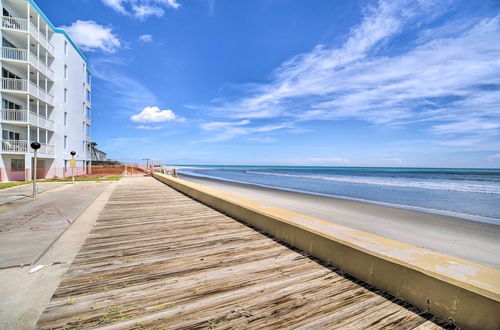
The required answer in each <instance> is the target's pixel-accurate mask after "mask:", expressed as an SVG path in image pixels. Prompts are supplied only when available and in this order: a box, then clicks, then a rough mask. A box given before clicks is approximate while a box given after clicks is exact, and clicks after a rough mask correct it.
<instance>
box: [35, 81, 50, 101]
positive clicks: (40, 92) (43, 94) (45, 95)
mask: <svg viewBox="0 0 500 330" xmlns="http://www.w3.org/2000/svg"><path fill="white" fill-rule="evenodd" d="M29 92H30V94H33V95H35V96H36V97H38V98H39V99H40V100H42V101H44V102H46V103H49V104H53V103H54V96H53V95H52V94H50V93H49V92H47V91H45V90H44V89H41V88H40V87H38V86H37V85H36V84H35V83H33V82H31V81H30V83H29Z"/></svg>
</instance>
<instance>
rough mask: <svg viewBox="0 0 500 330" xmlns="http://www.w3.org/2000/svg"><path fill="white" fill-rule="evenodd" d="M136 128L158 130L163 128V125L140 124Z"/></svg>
mask: <svg viewBox="0 0 500 330" xmlns="http://www.w3.org/2000/svg"><path fill="white" fill-rule="evenodd" d="M135 128H137V129H142V130H146V131H157V130H160V129H162V128H163V127H161V126H146V125H138V126H136V127H135Z"/></svg>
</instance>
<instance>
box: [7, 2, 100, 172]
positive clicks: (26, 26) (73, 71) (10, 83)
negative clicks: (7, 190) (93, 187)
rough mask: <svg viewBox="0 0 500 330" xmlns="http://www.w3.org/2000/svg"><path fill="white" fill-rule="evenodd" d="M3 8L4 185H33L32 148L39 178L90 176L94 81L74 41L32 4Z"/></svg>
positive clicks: (25, 3)
mask: <svg viewBox="0 0 500 330" xmlns="http://www.w3.org/2000/svg"><path fill="white" fill-rule="evenodd" d="M1 3H2V12H3V14H2V26H1V37H2V49H1V50H2V51H1V53H0V55H1V57H0V59H1V67H2V84H1V90H0V92H1V94H2V109H1V116H0V125H1V129H2V143H1V149H0V155H1V157H0V180H1V181H15V180H30V179H31V177H32V170H31V169H32V167H33V150H32V149H31V147H30V144H31V142H35V141H37V142H39V143H40V144H41V146H42V147H41V148H40V150H39V152H38V162H37V168H38V169H39V170H38V171H37V177H38V178H47V177H55V176H58V177H63V176H67V175H68V174H69V173H70V169H69V167H70V165H69V160H70V159H71V155H70V152H71V151H75V152H76V156H75V158H76V159H77V164H78V165H77V166H78V169H77V171H78V173H80V174H81V173H84V172H87V171H89V170H90V160H91V153H90V141H91V137H90V127H91V121H90V117H91V116H90V112H91V111H90V109H91V97H90V96H91V83H90V81H91V75H90V72H89V69H88V66H87V61H86V59H85V57H84V55H83V54H82V53H81V51H80V50H79V49H78V47H76V45H75V44H74V43H73V41H72V40H71V39H70V37H69V36H68V35H67V34H66V33H65V32H64V30H62V29H58V28H55V27H54V26H53V25H52V23H51V22H50V21H49V19H48V18H47V17H46V16H45V15H44V14H43V13H42V11H41V10H40V9H39V8H38V6H37V5H36V4H35V3H34V2H33V1H32V0H1Z"/></svg>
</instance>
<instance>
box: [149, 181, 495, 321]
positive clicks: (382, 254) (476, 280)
mask: <svg viewBox="0 0 500 330" xmlns="http://www.w3.org/2000/svg"><path fill="white" fill-rule="evenodd" d="M154 177H155V178H156V179H157V180H159V181H161V182H163V183H165V184H167V185H168V186H170V187H172V188H174V189H176V190H178V191H180V192H182V193H184V194H186V195H188V196H190V197H192V198H194V199H196V200H198V201H200V202H203V203H204V204H206V205H208V206H210V207H212V208H214V209H216V210H218V211H221V212H223V213H226V214H228V215H230V216H232V217H234V218H237V219H239V220H241V221H243V222H246V223H248V224H250V225H252V226H255V227H257V228H259V229H261V230H263V231H264V232H266V233H268V234H271V235H273V236H274V237H276V238H278V239H280V240H282V241H283V242H286V243H288V244H290V245H291V246H294V247H296V248H298V249H300V250H302V251H305V252H306V253H308V254H310V255H312V256H315V257H317V258H319V259H320V260H322V261H324V262H327V263H329V264H331V265H334V266H336V267H338V268H339V269H340V270H341V271H343V272H345V273H348V274H350V275H352V276H354V277H356V278H358V279H360V280H362V281H364V282H366V283H369V284H371V285H373V286H375V287H377V288H379V289H382V290H384V291H386V292H388V293H390V294H392V295H394V296H395V297H397V298H401V299H403V300H405V301H407V302H409V303H411V304H413V305H415V306H417V307H419V308H420V309H422V310H424V311H428V312H429V313H431V314H433V315H436V316H439V317H441V318H443V319H447V320H451V321H452V322H454V323H456V324H457V325H458V326H460V327H464V328H473V329H498V326H499V324H500V313H498V311H499V310H500V271H499V270H497V269H494V268H490V267H486V266H483V265H479V264H476V263H473V262H469V261H466V260H463V259H459V258H456V257H452V256H448V255H445V254H441V253H437V252H434V251H430V250H426V249H422V248H418V247H416V246H412V245H409V244H406V243H401V242H397V241H394V240H390V239H386V238H383V237H380V236H377V235H374V234H370V233H366V232H363V231H359V230H354V229H351V228H347V227H344V226H340V225H337V224H334V223H332V222H329V221H325V220H321V219H317V218H312V217H309V216H306V215H303V214H300V213H296V212H292V211H289V210H285V209H281V208H278V207H274V206H272V205H267V204H265V203H261V202H257V201H254V200H250V199H246V198H243V197H240V196H237V195H233V194H229V193H226V192H224V191H220V190H217V189H213V188H210V187H207V186H203V185H200V184H196V183H192V182H189V181H186V180H182V179H178V178H174V177H172V176H167V175H163V174H159V173H154Z"/></svg>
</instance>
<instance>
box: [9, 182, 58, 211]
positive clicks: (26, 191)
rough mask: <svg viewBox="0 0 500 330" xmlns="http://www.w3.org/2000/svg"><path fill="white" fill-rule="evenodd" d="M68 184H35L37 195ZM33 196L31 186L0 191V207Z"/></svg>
mask: <svg viewBox="0 0 500 330" xmlns="http://www.w3.org/2000/svg"><path fill="white" fill-rule="evenodd" d="M65 184H68V182H37V187H38V193H42V192H45V191H48V190H51V189H54V188H57V187H60V186H62V185H65ZM32 195H33V186H32V185H31V184H25V185H22V186H16V187H12V188H6V189H1V190H0V206H1V205H4V204H7V203H11V202H15V201H17V200H20V199H23V198H26V197H30V196H32Z"/></svg>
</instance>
